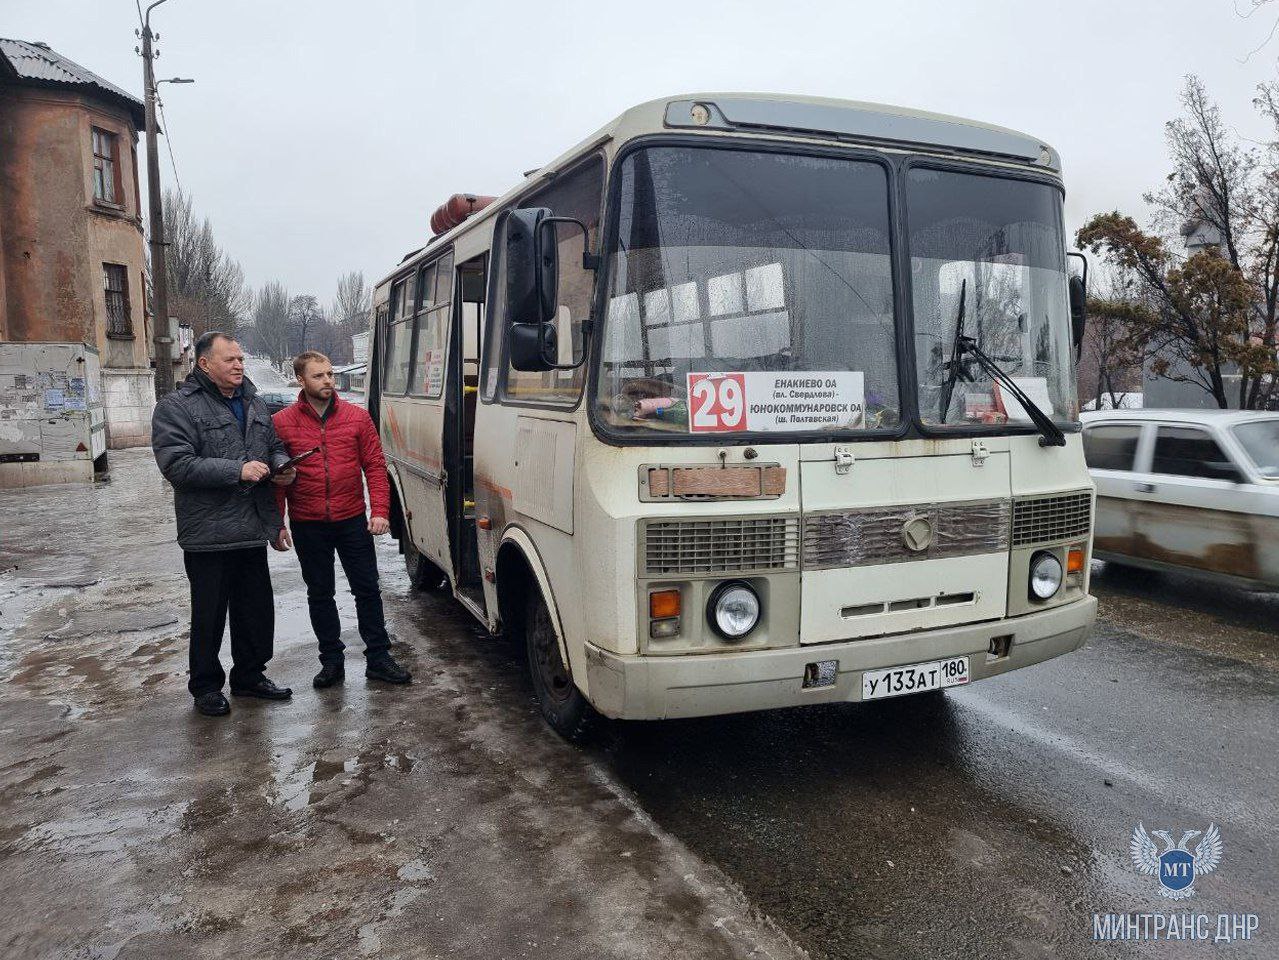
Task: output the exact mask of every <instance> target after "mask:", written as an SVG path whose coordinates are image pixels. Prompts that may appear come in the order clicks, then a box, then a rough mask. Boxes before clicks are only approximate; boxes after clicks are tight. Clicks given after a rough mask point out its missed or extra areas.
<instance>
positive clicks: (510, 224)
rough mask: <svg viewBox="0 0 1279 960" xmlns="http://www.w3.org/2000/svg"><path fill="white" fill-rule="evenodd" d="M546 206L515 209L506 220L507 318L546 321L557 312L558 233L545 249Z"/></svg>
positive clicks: (510, 319)
mask: <svg viewBox="0 0 1279 960" xmlns="http://www.w3.org/2000/svg"><path fill="white" fill-rule="evenodd" d="M550 215H551V211H550V210H548V209H547V208H546V207H529V208H528V209H525V210H512V211H511V213H510V215H509V216H508V218H507V221H506V249H505V250H504V251H503V255H504V256H505V257H506V322H507V324H514V323H529V324H537V323H545V322H547V321H548V320H550V319H551V318H552V317H554V316H555V308H556V306H557V304H556V302H555V291H556V286H557V282H556V280H557V275H558V273H559V270H558V256H559V251H558V250H557V249H556V247H555V244H554V234H553V233H552V234H551V237H552V242H551V243H550V244H549V245H548V249H545V250H544V249H542V238H543V237H544V236H545V235H546V234H545V231H543V230H541V229H540V226H541V223H542V221H543V220H544V219H546V218H547V217H549V216H550Z"/></svg>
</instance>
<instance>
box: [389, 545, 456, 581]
mask: <svg viewBox="0 0 1279 960" xmlns="http://www.w3.org/2000/svg"><path fill="white" fill-rule="evenodd" d="M400 542H401V543H402V544H404V569H405V570H407V571H408V575H409V584H410V585H412V586H413V587H414V588H416V589H418V590H427V591H431V590H438V589H440V587H442V586H444V584H445V583H446V582H447V581H448V578H447V577H446V576H444V571H443V570H441V569H440V568H439V567H437V566H436V565H435V564H434V563H432V562H431V561H430V560H428V559H426V557H424V556H422V554H421V553H420V552H419V551H418V549H417V547H415V546H414V545H413V540H412V538H411V537H409V536H405V537H404V539H403V540H401V541H400Z"/></svg>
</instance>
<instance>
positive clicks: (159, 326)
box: [142, 0, 173, 400]
mask: <svg viewBox="0 0 1279 960" xmlns="http://www.w3.org/2000/svg"><path fill="white" fill-rule="evenodd" d="M164 2H165V0H155V2H154V3H152V4H151V5H150V6H149V7H147V11H146V13H145V14H144V15H143V17H142V86H143V89H144V90H145V91H146V124H147V205H148V206H149V207H150V213H151V289H152V290H153V291H154V294H155V296H154V300H153V302H154V304H155V329H154V331H153V339H154V343H155V398H156V399H157V400H159V399H160V398H161V397H163V396H164V395H165V394H167V393H169V392H171V391H172V390H173V350H172V347H173V337H172V336H170V333H169V273H168V266H167V263H166V260H165V247H166V245H167V244H166V243H165V240H164V210H163V208H162V207H161V205H160V203H161V200H160V154H159V152H158V151H157V149H156V122H155V68H154V67H153V65H152V62H151V61H152V60H153V59H154V58H153V55H152V49H151V41H152V40H153V39H154V37H153V35H152V33H151V11H152V10H154V9H155V8H156V7H158V6H159V5H160V4H162V3H164Z"/></svg>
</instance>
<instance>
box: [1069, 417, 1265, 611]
mask: <svg viewBox="0 0 1279 960" xmlns="http://www.w3.org/2000/svg"><path fill="white" fill-rule="evenodd" d="M1081 419H1082V420H1083V423H1084V456H1085V457H1086V458H1087V461H1088V468H1089V470H1090V472H1091V473H1092V478H1093V482H1094V483H1095V484H1096V486H1097V509H1096V526H1095V541H1094V548H1093V556H1094V557H1096V558H1098V559H1101V560H1113V561H1117V562H1119V563H1128V564H1132V565H1133V566H1139V567H1149V568H1152V569H1177V570H1181V571H1192V572H1196V573H1200V574H1204V575H1206V576H1212V577H1218V578H1225V579H1229V580H1231V581H1234V582H1237V583H1244V584H1246V585H1249V586H1252V587H1261V588H1266V589H1273V588H1275V587H1279V413H1259V412H1254V411H1237V410H1100V411H1096V412H1093V413H1085V414H1083V416H1082V418H1081Z"/></svg>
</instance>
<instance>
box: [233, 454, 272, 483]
mask: <svg viewBox="0 0 1279 960" xmlns="http://www.w3.org/2000/svg"><path fill="white" fill-rule="evenodd" d="M270 473H271V468H270V467H268V466H267V465H266V464H265V463H263V462H262V461H261V460H250V461H249V462H248V463H246V464H245V465H244V466H242V467H241V468H240V479H241V480H243V481H244V482H245V483H257V482H258V481H259V480H261V479H262V478H263V477H265V476H268V475H269V474H270Z"/></svg>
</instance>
